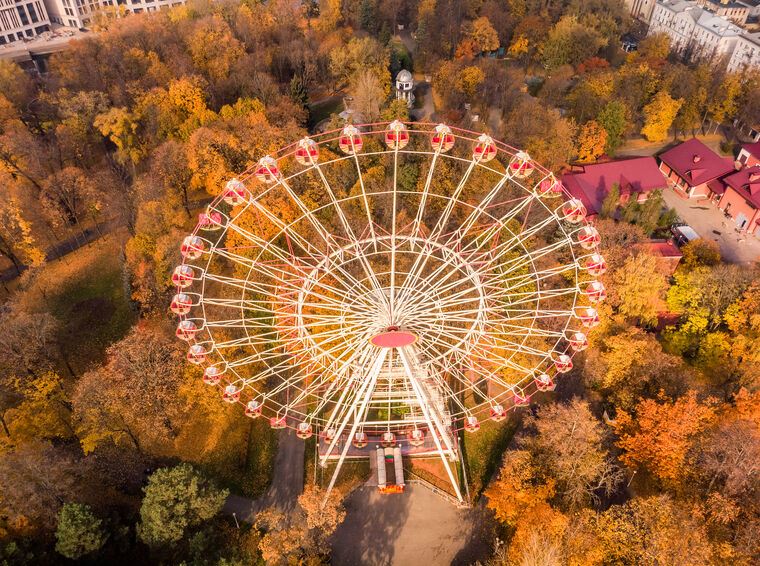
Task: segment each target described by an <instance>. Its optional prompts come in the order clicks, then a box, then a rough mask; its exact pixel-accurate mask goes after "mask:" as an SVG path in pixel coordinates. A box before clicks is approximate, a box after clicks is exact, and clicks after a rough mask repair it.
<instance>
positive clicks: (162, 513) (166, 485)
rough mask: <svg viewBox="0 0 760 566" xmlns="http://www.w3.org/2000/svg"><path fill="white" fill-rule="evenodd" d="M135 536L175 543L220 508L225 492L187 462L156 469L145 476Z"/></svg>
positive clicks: (156, 542) (148, 541)
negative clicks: (145, 482) (146, 480)
mask: <svg viewBox="0 0 760 566" xmlns="http://www.w3.org/2000/svg"><path fill="white" fill-rule="evenodd" d="M143 491H144V492H145V496H144V497H143V501H142V505H141V507H140V524H139V525H138V536H139V537H140V539H141V540H143V541H144V542H145V543H146V544H148V545H150V546H161V545H166V544H173V543H176V542H178V541H180V540H182V538H183V537H184V536H185V533H186V532H187V530H188V529H191V528H193V527H197V526H198V525H200V524H202V523H203V522H204V521H208V520H209V519H211V518H212V517H214V516H215V515H216V514H217V513H219V511H221V509H222V506H223V505H224V502H225V500H226V499H227V495H228V494H229V492H228V491H227V490H226V489H219V488H218V487H216V485H214V483H213V482H212V481H211V480H209V479H208V478H207V477H206V476H204V475H203V474H202V473H201V472H199V471H198V470H196V469H195V468H193V467H192V466H191V465H190V464H179V465H177V466H175V467H173V468H159V469H158V470H156V471H155V472H153V474H151V476H150V478H149V479H148V485H147V486H146V487H145V489H144V490H143Z"/></svg>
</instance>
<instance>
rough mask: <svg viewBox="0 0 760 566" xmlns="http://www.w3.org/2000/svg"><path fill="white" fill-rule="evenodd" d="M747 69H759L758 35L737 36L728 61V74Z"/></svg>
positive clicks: (759, 41)
mask: <svg viewBox="0 0 760 566" xmlns="http://www.w3.org/2000/svg"><path fill="white" fill-rule="evenodd" d="M749 67H758V68H760V33H744V34H742V35H740V36H739V39H738V40H737V42H736V46H735V47H734V52H733V53H732V54H731V59H729V61H728V70H729V72H734V71H742V70H744V69H747V68H749Z"/></svg>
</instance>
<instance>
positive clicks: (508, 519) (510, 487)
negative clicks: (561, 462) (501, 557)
mask: <svg viewBox="0 0 760 566" xmlns="http://www.w3.org/2000/svg"><path fill="white" fill-rule="evenodd" d="M556 483H557V482H556V480H555V479H554V478H552V477H548V476H546V475H545V474H544V473H543V471H542V469H541V468H540V466H538V464H537V463H536V462H534V460H533V456H532V455H531V453H530V452H529V451H528V450H508V451H507V452H505V453H504V458H503V460H502V463H501V468H500V469H499V474H498V476H497V477H496V479H495V480H494V481H492V482H491V484H490V485H489V486H488V488H487V489H486V491H485V496H486V498H487V499H488V503H487V506H488V508H489V509H492V510H493V511H494V513H495V515H496V518H497V519H498V520H499V521H501V522H503V523H505V524H506V525H509V526H516V525H517V523H518V522H519V520H520V518H521V516H522V515H523V514H525V513H527V512H529V511H530V509H531V508H533V507H536V506H542V505H546V504H547V501H548V500H550V499H551V498H552V497H553V496H554V494H555V489H556Z"/></svg>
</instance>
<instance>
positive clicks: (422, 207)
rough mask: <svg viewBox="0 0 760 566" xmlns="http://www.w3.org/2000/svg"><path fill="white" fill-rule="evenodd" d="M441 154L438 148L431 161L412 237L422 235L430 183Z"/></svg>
mask: <svg viewBox="0 0 760 566" xmlns="http://www.w3.org/2000/svg"><path fill="white" fill-rule="evenodd" d="M440 154H441V148H440V147H438V149H436V151H435V153H434V154H433V158H432V159H431V161H430V168H429V169H428V174H427V177H426V179H425V186H424V187H423V188H422V194H421V195H420V204H419V206H418V207H417V214H416V215H415V217H414V224H413V225H412V235H413V236H417V235H418V234H419V233H420V226H421V224H422V218H423V216H424V214H425V205H426V204H427V198H428V194H429V192H430V183H431V182H432V180H433V173H434V172H435V165H436V163H437V162H438V156H439V155H440Z"/></svg>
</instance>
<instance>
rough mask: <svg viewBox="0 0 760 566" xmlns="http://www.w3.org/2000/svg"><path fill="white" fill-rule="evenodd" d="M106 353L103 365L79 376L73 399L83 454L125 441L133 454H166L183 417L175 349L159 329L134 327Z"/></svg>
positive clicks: (178, 358)
mask: <svg viewBox="0 0 760 566" xmlns="http://www.w3.org/2000/svg"><path fill="white" fill-rule="evenodd" d="M107 353H108V362H107V363H106V365H105V366H103V367H101V368H98V369H94V370H91V371H89V372H87V373H86V374H85V375H84V376H82V378H81V379H80V380H79V381H78V382H77V385H76V389H75V391H74V394H73V396H72V402H73V407H74V421H75V424H76V427H77V431H78V434H79V437H80V441H81V443H82V448H83V449H84V451H85V452H91V451H92V450H94V449H95V448H96V447H97V446H98V445H99V444H101V443H103V442H106V441H112V442H117V443H119V442H123V441H127V442H129V443H131V444H132V445H133V446H134V447H135V448H136V449H137V450H158V451H161V450H162V449H164V450H165V449H166V446H167V443H168V442H169V441H170V439H171V438H172V437H173V436H174V435H176V427H177V426H178V421H179V420H180V418H181V417H182V416H183V413H184V411H183V407H182V406H181V405H180V402H179V401H178V399H177V390H178V388H179V385H180V383H181V382H182V377H183V375H182V366H183V364H184V360H183V356H182V352H181V351H180V349H179V347H178V345H177V344H176V342H175V341H174V340H172V338H171V337H170V336H166V335H165V334H163V333H162V332H161V331H160V330H159V329H154V328H150V327H148V326H143V325H138V326H136V327H135V328H134V329H133V330H132V331H131V332H130V333H129V334H128V335H127V336H126V337H125V338H124V339H123V340H121V341H120V342H117V343H115V344H114V345H113V346H111V347H110V348H109V349H108V352H107Z"/></svg>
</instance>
